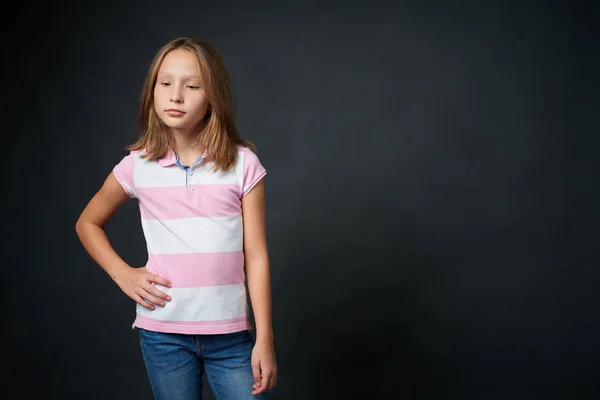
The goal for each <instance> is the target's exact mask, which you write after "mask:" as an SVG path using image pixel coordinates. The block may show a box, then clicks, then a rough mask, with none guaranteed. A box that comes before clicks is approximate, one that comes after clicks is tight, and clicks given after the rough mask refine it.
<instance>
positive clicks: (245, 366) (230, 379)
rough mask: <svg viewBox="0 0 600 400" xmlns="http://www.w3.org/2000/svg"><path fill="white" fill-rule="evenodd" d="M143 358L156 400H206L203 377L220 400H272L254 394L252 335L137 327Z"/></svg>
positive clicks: (217, 399) (245, 332)
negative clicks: (204, 375) (186, 333)
mask: <svg viewBox="0 0 600 400" xmlns="http://www.w3.org/2000/svg"><path fill="white" fill-rule="evenodd" d="M138 329H139V335H140V346H141V349H142V356H143V359H144V363H145V364H146V369H147V371H148V376H149V378H150V384H151V386H152V391H153V392H154V397H155V399H156V400H167V399H168V400H201V399H202V374H203V373H206V380H207V381H208V383H209V385H210V388H211V389H212V392H213V394H214V396H215V399H216V400H243V399H253V400H259V399H260V400H268V399H269V394H268V393H261V394H259V395H256V396H254V395H252V394H251V393H252V391H253V390H254V389H253V388H252V385H253V384H254V377H253V374H252V366H251V364H250V356H251V354H252V348H253V346H254V344H253V341H252V336H251V335H250V331H248V330H244V331H240V332H234V333H225V334H213V335H184V334H177V333H162V332H153V331H149V330H146V329H142V328H138Z"/></svg>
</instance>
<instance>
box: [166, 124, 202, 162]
mask: <svg viewBox="0 0 600 400" xmlns="http://www.w3.org/2000/svg"><path fill="white" fill-rule="evenodd" d="M172 135H173V151H174V152H175V153H176V154H177V155H178V156H179V158H180V159H181V160H182V161H184V162H186V164H187V163H189V162H194V161H196V160H197V159H198V157H200V156H201V155H202V154H203V153H204V149H201V148H200V144H199V141H198V135H197V133H195V132H190V133H182V132H177V131H173V132H172Z"/></svg>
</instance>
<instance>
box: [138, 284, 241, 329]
mask: <svg viewBox="0 0 600 400" xmlns="http://www.w3.org/2000/svg"><path fill="white" fill-rule="evenodd" d="M155 287H156V288H157V289H158V290H160V291H161V292H165V293H167V294H169V295H170V296H171V301H167V302H166V305H165V306H164V307H160V306H155V308H154V310H148V309H147V308H145V307H143V306H141V305H139V304H137V313H138V314H141V315H143V316H145V317H148V318H153V319H157V320H160V321H216V320H222V319H230V318H238V317H245V316H246V315H247V302H246V287H245V286H244V284H236V285H223V286H206V287H198V288H168V287H164V286H161V285H155Z"/></svg>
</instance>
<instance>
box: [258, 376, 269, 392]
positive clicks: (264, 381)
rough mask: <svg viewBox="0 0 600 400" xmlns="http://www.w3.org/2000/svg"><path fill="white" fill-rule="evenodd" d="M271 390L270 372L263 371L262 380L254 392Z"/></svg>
mask: <svg viewBox="0 0 600 400" xmlns="http://www.w3.org/2000/svg"><path fill="white" fill-rule="evenodd" d="M268 390H269V372H268V371H262V377H261V381H260V386H259V387H258V388H257V389H256V392H255V393H254V394H259V393H264V392H267V391H268Z"/></svg>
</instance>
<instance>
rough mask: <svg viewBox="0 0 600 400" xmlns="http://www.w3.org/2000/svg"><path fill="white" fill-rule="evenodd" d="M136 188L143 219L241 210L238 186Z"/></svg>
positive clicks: (222, 214) (213, 214)
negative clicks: (191, 189)
mask: <svg viewBox="0 0 600 400" xmlns="http://www.w3.org/2000/svg"><path fill="white" fill-rule="evenodd" d="M190 186H191V187H192V188H193V189H194V191H190V190H189V189H188V188H186V187H185V186H170V187H148V188H137V189H136V193H137V197H138V199H139V200H140V214H141V217H142V219H176V218H190V217H229V216H232V215H240V214H241V213H242V205H241V204H242V203H241V200H240V196H239V191H240V187H239V186H238V185H229V184H227V185H225V184H217V185H190Z"/></svg>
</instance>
